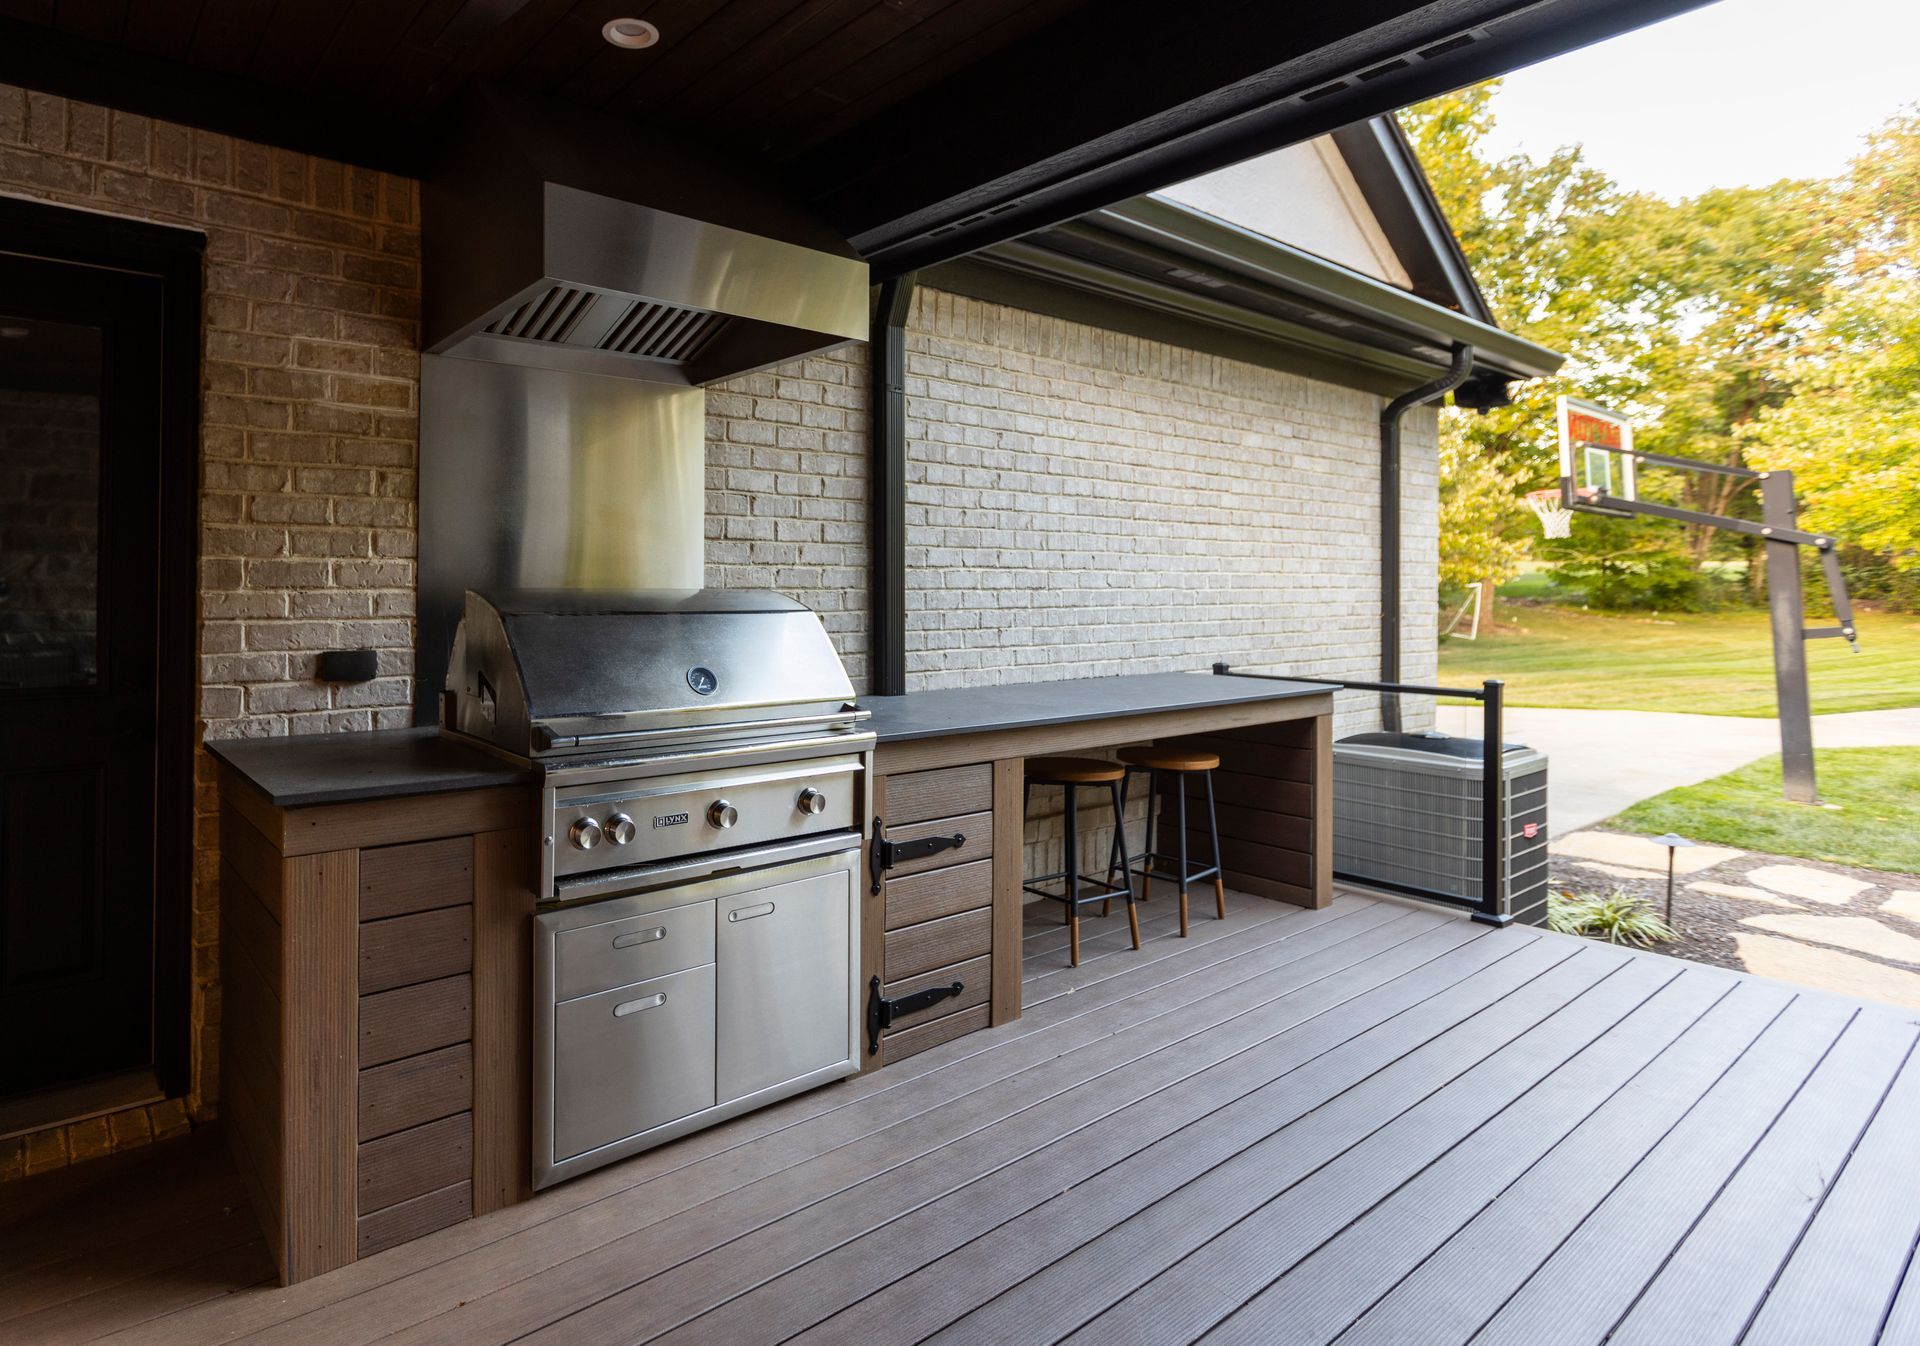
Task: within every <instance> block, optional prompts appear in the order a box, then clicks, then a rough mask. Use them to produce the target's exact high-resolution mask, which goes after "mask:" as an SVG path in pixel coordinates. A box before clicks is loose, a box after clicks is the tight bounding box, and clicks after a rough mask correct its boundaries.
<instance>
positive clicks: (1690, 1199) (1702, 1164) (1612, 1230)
mask: <svg viewBox="0 0 1920 1346" xmlns="http://www.w3.org/2000/svg"><path fill="white" fill-rule="evenodd" d="M1807 1003H1808V1004H1809V1006H1810V1007H1811V1008H1813V1009H1814V1010H1815V1013H1816V1016H1818V1015H1819V1011H1821V1010H1826V1011H1827V1016H1825V1017H1826V1019H1827V1020H1828V1021H1824V1022H1823V1021H1821V1019H1820V1018H1816V1022H1815V1023H1814V1025H1813V1026H1812V1031H1811V1032H1810V1033H1808V1034H1806V1036H1805V1038H1804V1039H1803V1041H1804V1043H1805V1045H1806V1046H1807V1047H1809V1048H1811V1049H1812V1050H1811V1051H1810V1052H1807V1053H1804V1054H1801V1055H1799V1056H1798V1057H1797V1059H1790V1060H1785V1061H1775V1062H1774V1063H1773V1068H1772V1070H1771V1072H1770V1073H1769V1074H1768V1075H1767V1076H1766V1077H1764V1078H1763V1079H1762V1080H1760V1081H1758V1082H1757V1083H1758V1084H1759V1086H1760V1087H1759V1088H1756V1089H1753V1090H1752V1091H1751V1092H1746V1096H1744V1097H1742V1096H1741V1093H1740V1092H1730V1093H1729V1094H1727V1095H1724V1096H1722V1097H1721V1098H1720V1099H1718V1100H1715V1101H1717V1102H1719V1103H1721V1104H1723V1105H1727V1104H1736V1105H1735V1106H1717V1107H1710V1108H1703V1109H1701V1110H1699V1111H1697V1112H1695V1113H1693V1114H1690V1115H1689V1116H1688V1117H1687V1118H1686V1119H1685V1120H1684V1121H1683V1122H1682V1123H1681V1125H1679V1126H1677V1127H1675V1128H1674V1130H1673V1132H1672V1133H1671V1134H1670V1135H1668V1136H1667V1137H1665V1138H1664V1139H1663V1140H1662V1141H1661V1143H1660V1144H1659V1145H1658V1146H1656V1147H1655V1148H1654V1151H1653V1153H1652V1154H1651V1155H1649V1156H1648V1157H1647V1159H1646V1160H1645V1161H1644V1162H1642V1163H1641V1164H1639V1165H1637V1166H1636V1167H1635V1168H1634V1170H1633V1172H1632V1173H1631V1174H1629V1175H1628V1177H1627V1178H1626V1179H1625V1180H1624V1181H1623V1182H1621V1183H1620V1185H1619V1186H1618V1187H1616V1188H1615V1189H1614V1190H1613V1191H1612V1192H1611V1193H1609V1194H1608V1196H1607V1198H1606V1199H1605V1200H1604V1201H1602V1202H1601V1203H1600V1205H1599V1206H1598V1207H1597V1208H1596V1209H1595V1210H1594V1211H1592V1212H1591V1213H1590V1214H1589V1215H1588V1216H1587V1217H1586V1218H1585V1219H1584V1220H1583V1221H1581V1223H1580V1226H1579V1228H1578V1229H1577V1230H1575V1231H1574V1233H1573V1234H1572V1235H1571V1236H1570V1237H1568V1238H1567V1239H1566V1240H1565V1241H1564V1242H1562V1243H1561V1244H1560V1245H1559V1246H1558V1247H1557V1248H1556V1249H1555V1250H1554V1251H1553V1253H1552V1255H1551V1256H1549V1257H1548V1258H1547V1259H1546V1260H1545V1261H1544V1262H1543V1263H1542V1264H1541V1265H1540V1266H1539V1267H1537V1268H1536V1269H1535V1270H1534V1271H1533V1272H1532V1273H1531V1274H1530V1275H1529V1276H1528V1278H1527V1280H1526V1281H1525V1283H1524V1284H1523V1285H1522V1286H1521V1287H1520V1289H1519V1290H1518V1291H1517V1292H1516V1293H1515V1294H1514V1295H1513V1297H1512V1298H1511V1299H1509V1300H1508V1301H1507V1302H1506V1304H1505V1305H1503V1306H1502V1307H1501V1308H1500V1310H1499V1311H1498V1312H1497V1313H1495V1314H1494V1315H1493V1316H1492V1317H1491V1318H1490V1319H1489V1320H1488V1321H1487V1322H1486V1323H1485V1324H1484V1325H1483V1326H1482V1327H1481V1328H1480V1330H1479V1332H1478V1333H1477V1334H1476V1335H1475V1337H1474V1341H1475V1342H1476V1343H1478V1344H1479V1346H1495V1343H1502V1344H1504V1346H1534V1344H1535V1343H1538V1342H1540V1341H1542V1340H1546V1339H1548V1338H1549V1337H1551V1336H1552V1335H1554V1334H1556V1333H1559V1334H1564V1335H1565V1336H1566V1338H1567V1339H1569V1340H1582V1339H1586V1340H1592V1341H1599V1340H1602V1339H1604V1338H1605V1336H1606V1334H1607V1333H1608V1332H1610V1331H1611V1330H1612V1329H1613V1327H1614V1325H1615V1324H1616V1323H1618V1322H1619V1321H1620V1319H1621V1317H1623V1316H1624V1315H1625V1314H1626V1312H1627V1311H1628V1310H1629V1309H1630V1308H1632V1307H1633V1304H1634V1301H1635V1300H1636V1299H1637V1298H1638V1297H1639V1296H1640V1294H1641V1292H1642V1291H1643V1290H1644V1289H1645V1287H1646V1285H1647V1284H1648V1282H1649V1281H1651V1280H1652V1279H1653V1277H1654V1276H1656V1275H1658V1274H1659V1272H1660V1270H1661V1268H1662V1267H1663V1266H1664V1265H1665V1264H1666V1261H1667V1258H1668V1257H1669V1256H1670V1255H1671V1253H1672V1250H1673V1248H1674V1247H1675V1246H1676V1245H1677V1244H1678V1243H1679V1242H1680V1240H1681V1239H1683V1238H1684V1237H1686V1234H1687V1232H1688V1231H1689V1230H1690V1229H1691V1228H1692V1227H1693V1226H1694V1224H1695V1223H1696V1222H1697V1221H1698V1220H1699V1219H1700V1217H1701V1214H1702V1213H1703V1212H1704V1211H1705V1210H1706V1209H1707V1207H1708V1206H1709V1205H1711V1204H1712V1202H1713V1200H1714V1198H1715V1197H1716V1196H1717V1195H1718V1194H1719V1192H1720V1191H1721V1189H1722V1187H1723V1186H1724V1185H1725V1184H1726V1182H1727V1181H1728V1179H1730V1178H1731V1177H1732V1176H1733V1174H1734V1173H1735V1172H1737V1171H1738V1169H1739V1167H1740V1165H1741V1164H1742V1163H1743V1162H1745V1160H1746V1159H1747V1157H1748V1155H1749V1154H1750V1153H1751V1152H1752V1151H1753V1149H1754V1148H1755V1147H1756V1146H1757V1145H1758V1144H1759V1143H1760V1141H1761V1140H1762V1139H1763V1138H1764V1137H1765V1136H1766V1135H1767V1133H1768V1131H1769V1129H1770V1128H1771V1127H1772V1126H1773V1125H1774V1123H1775V1122H1776V1121H1777V1120H1778V1118H1779V1117H1780V1116H1781V1114H1782V1113H1783V1112H1784V1111H1785V1110H1786V1109H1787V1108H1788V1107H1789V1106H1790V1105H1791V1104H1792V1102H1793V1101H1794V1099H1796V1098H1797V1097H1799V1095H1800V1093H1801V1091H1802V1089H1803V1087H1804V1086H1805V1084H1806V1081H1807V1079H1808V1076H1809V1075H1810V1074H1811V1073H1812V1072H1813V1071H1814V1069H1815V1068H1817V1067H1818V1066H1819V1064H1820V1063H1821V1062H1823V1061H1825V1060H1826V1059H1827V1056H1828V1053H1830V1052H1831V1051H1832V1050H1833V1048H1834V1047H1835V1046H1836V1045H1837V1044H1838V1042H1839V1041H1840V1040H1841V1039H1842V1038H1843V1037H1844V1036H1845V1033H1846V1032H1847V1030H1848V1029H1850V1028H1851V1027H1852V1025H1853V1022H1854V1020H1855V1018H1856V1017H1857V1014H1856V1013H1854V1012H1851V1011H1849V1010H1847V1009H1845V1008H1844V1007H1840V1006H1817V1005H1814V1003H1813V1002H1812V1001H1811V1000H1809V1001H1808V1002H1807ZM1835 1018H1837V1019H1840V1020H1841V1021H1842V1022H1841V1023H1840V1024H1837V1025H1836V1024H1833V1023H1831V1022H1830V1020H1831V1019H1835ZM1741 1092H1745V1091H1741Z"/></svg>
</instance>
